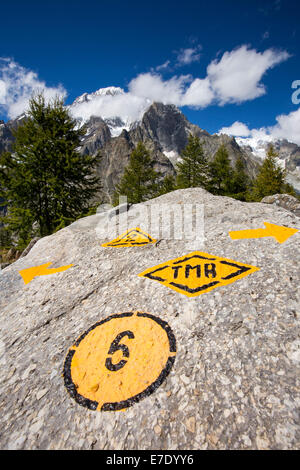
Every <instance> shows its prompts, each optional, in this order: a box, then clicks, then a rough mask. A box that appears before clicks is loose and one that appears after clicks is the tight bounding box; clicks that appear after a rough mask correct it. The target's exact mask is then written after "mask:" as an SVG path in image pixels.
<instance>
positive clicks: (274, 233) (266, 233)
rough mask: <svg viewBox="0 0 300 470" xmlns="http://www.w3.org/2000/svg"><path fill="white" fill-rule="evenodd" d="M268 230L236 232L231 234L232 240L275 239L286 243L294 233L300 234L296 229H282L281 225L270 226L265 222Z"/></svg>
mask: <svg viewBox="0 0 300 470" xmlns="http://www.w3.org/2000/svg"><path fill="white" fill-rule="evenodd" d="M264 225H265V227H266V228H257V229H248V230H236V231H234V232H229V235H230V237H231V238H232V240H239V239H240V238H263V237H274V238H276V240H277V241H278V242H279V243H284V242H285V241H286V240H287V239H288V238H290V237H291V236H292V235H294V233H296V232H298V229H296V228H290V227H282V226H281V225H275V224H270V223H269V222H264Z"/></svg>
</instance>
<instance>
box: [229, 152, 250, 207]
mask: <svg viewBox="0 0 300 470" xmlns="http://www.w3.org/2000/svg"><path fill="white" fill-rule="evenodd" d="M231 186H232V192H233V194H232V195H233V197H235V198H236V199H240V200H242V201H245V200H246V199H247V191H248V190H249V186H250V178H249V177H248V175H247V174H246V172H245V165H244V162H243V160H242V159H241V157H238V159H237V161H236V163H235V168H234V172H233V176H232V184H231Z"/></svg>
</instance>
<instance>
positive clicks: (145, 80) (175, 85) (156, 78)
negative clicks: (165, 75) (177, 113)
mask: <svg viewBox="0 0 300 470" xmlns="http://www.w3.org/2000/svg"><path fill="white" fill-rule="evenodd" d="M191 81H192V77H191V76H190V75H181V76H180V77H177V76H174V77H172V78H170V79H169V80H165V81H164V80H163V79H162V77H161V76H160V75H158V74H153V73H144V74H141V75H138V77H136V78H134V79H133V80H131V82H130V83H129V91H130V93H131V94H132V95H134V96H139V97H143V98H149V99H150V100H152V101H160V102H162V103H172V104H175V105H177V106H180V105H181V100H182V96H183V95H184V88H185V85H186V84H187V83H189V82H191Z"/></svg>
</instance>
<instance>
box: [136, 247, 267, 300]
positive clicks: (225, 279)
mask: <svg viewBox="0 0 300 470" xmlns="http://www.w3.org/2000/svg"><path fill="white" fill-rule="evenodd" d="M258 270H259V268H257V267H255V266H251V265H250V264H244V263H239V262H236V261H233V260H231V259H227V258H220V257H218V256H213V255H210V254H208V253H202V252H200V251H194V252H192V253H189V254H187V255H185V256H181V257H180V258H175V259H171V260H169V261H166V262H165V263H162V264H159V265H157V266H154V267H152V268H149V269H146V271H144V272H142V273H141V274H139V276H140V277H147V278H148V279H152V280H154V281H158V282H160V283H161V284H163V285H165V286H167V287H170V289H174V290H175V291H176V292H179V293H180V294H184V295H187V296H188V297H196V296H197V295H200V294H204V293H205V292H210V291H211V290H212V289H215V288H216V287H221V286H226V285H227V284H230V283H231V282H234V281H237V280H238V279H241V278H242V277H245V276H248V274H251V273H253V272H255V271H258Z"/></svg>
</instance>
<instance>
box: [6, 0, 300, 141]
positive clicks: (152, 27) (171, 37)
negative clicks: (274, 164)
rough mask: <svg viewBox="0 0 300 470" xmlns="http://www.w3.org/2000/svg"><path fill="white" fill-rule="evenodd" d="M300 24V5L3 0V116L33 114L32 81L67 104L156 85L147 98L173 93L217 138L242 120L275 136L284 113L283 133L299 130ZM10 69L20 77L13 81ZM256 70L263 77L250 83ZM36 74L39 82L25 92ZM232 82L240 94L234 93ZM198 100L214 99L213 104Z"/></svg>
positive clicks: (248, 0) (277, 0) (288, 0)
mask: <svg viewBox="0 0 300 470" xmlns="http://www.w3.org/2000/svg"><path fill="white" fill-rule="evenodd" d="M299 19H300V4H299V2H297V1H295V0H264V1H262V0H257V1H255V0H243V1H238V0H226V1H225V0H224V1H217V0H213V1H211V2H207V1H201V0H197V1H192V0H185V1H184V2H180V3H178V2H173V1H168V0H161V1H156V0H153V1H151V2H147V3H146V2H140V1H139V2H137V1H130V0H129V1H126V2H124V1H120V0H114V2H107V1H100V0H98V1H96V0H94V1H93V0H85V1H83V0H70V1H64V0H63V1H57V0H52V1H49V0H44V1H43V2H40V1H38V0H36V1H33V0H28V1H27V2H24V1H20V0H15V1H14V2H13V3H11V2H3V3H2V5H1V29H0V57H2V58H5V60H4V61H3V60H2V61H1V60H0V119H4V120H7V119H8V118H9V117H14V114H17V112H18V111H19V110H21V108H22V106H23V107H26V98H27V95H28V93H29V91H30V90H31V89H30V86H31V85H32V86H33V88H34V84H35V83H43V84H44V85H43V86H45V87H46V88H50V89H51V87H52V88H53V89H54V90H56V89H57V87H59V85H61V87H60V90H62V89H64V90H65V92H66V94H67V97H66V102H67V103H71V102H72V101H73V100H74V99H75V98H76V97H77V96H78V95H81V94H82V93H84V92H93V91H95V90H97V89H99V88H102V87H107V86H112V85H113V86H119V87H122V88H124V89H125V91H128V89H130V90H131V92H133V93H138V94H139V95H141V94H142V95H143V96H144V94H145V93H146V91H145V89H146V90H147V88H148V90H150V89H151V90H152V91H153V90H155V86H156V85H157V87H158V88H159V87H161V88H160V91H157V94H155V92H154V91H153V92H152V94H151V93H150V92H149V93H150V99H152V97H153V96H154V99H156V100H158V99H157V97H158V98H159V97H160V96H161V94H162V93H164V92H162V90H165V92H166V96H169V97H168V99H167V100H168V101H172V99H173V98H172V97H173V94H172V93H173V92H172V87H173V89H174V87H175V88H176V90H175V91H174V90H173V91H174V93H175V95H174V96H175V98H174V102H175V104H177V105H179V106H181V109H182V111H183V112H184V114H185V115H186V116H187V117H188V118H189V120H190V121H192V122H193V123H195V124H198V125H199V126H200V127H202V128H204V129H206V130H208V131H209V132H211V133H213V132H217V131H219V130H220V129H221V128H223V127H230V126H231V125H232V124H233V123H234V122H236V121H238V122H240V123H243V124H244V125H245V126H246V127H247V128H248V129H260V128H261V127H264V128H268V126H269V127H270V126H271V128H272V129H273V127H274V126H275V125H277V127H278V123H277V121H276V117H278V116H279V115H284V116H292V119H290V120H289V119H288V118H287V120H286V121H284V122H283V124H281V127H285V128H286V127H287V126H290V125H291V126H293V127H295V126H296V127H297V123H298V122H299V123H300V119H299V118H300V116H298V114H295V113H297V111H298V109H299V106H298V105H297V104H294V103H293V102H292V100H291V96H292V93H293V91H294V90H292V88H291V86H292V83H293V82H294V81H295V80H300V70H299V68H300V67H299V63H300V62H299V59H300V21H299ZM268 51H269V52H268ZM222 59H223V60H222ZM233 61H235V62H237V63H238V64H239V65H238V66H239V67H240V69H241V74H240V78H238V86H236V85H235V82H234V80H235V79H237V77H236V75H235V76H234V75H233V76H232V79H231V76H230V73H231V74H232V73H233V74H234V73H235V69H234V70H233V71H232V70H230V67H231V64H232V62H233ZM11 63H13V64H15V71H17V73H15V75H10V76H8V72H7V70H8V64H11ZM256 63H257V64H258V68H259V69H260V72H259V71H258V72H257V74H258V75H257V77H259V78H257V77H256V79H255V78H253V81H252V82H251V81H250V83H248V82H247V80H248V78H249V76H251V73H252V72H253V70H254V69H255V67H256ZM214 64H215V65H214ZM248 64H249V70H247V67H248ZM208 66H210V69H209V70H210V72H209V73H208V69H207V67H208ZM16 67H17V69H16ZM233 68H234V66H233ZM223 69H224V70H223ZM3 70H4V71H5V70H6V74H5V73H4V72H3ZM30 72H33V73H34V74H35V75H34V79H32V80H31V84H30V83H29V85H28V82H30V76H29V75H28V74H29V73H30ZM1 73H2V75H1ZM3 74H4V75H5V76H3ZM26 74H27V75H26ZM228 74H229V76H228ZM243 74H244V75H243ZM260 75H261V76H260ZM25 76H27V79H26V80H27V85H28V86H27V88H26V86H25V85H24V83H23V82H22V80H24V77H25ZM184 76H187V78H186V79H184V78H183V77H184ZM151 77H152V79H153V78H155V77H156V79H157V80H158V81H157V80H156V82H155V80H154V81H151V80H152V79H151ZM227 77H228V78H227ZM1 78H2V85H1ZM31 78H32V75H31ZM207 78H208V79H209V80H208V81H209V83H208V82H206V81H203V82H202V81H201V82H197V83H194V85H193V88H192V89H191V90H190V92H189V98H188V97H187V95H184V96H183V90H187V88H188V87H190V85H191V84H193V82H194V81H195V80H197V79H200V80H205V79H207ZM176 80H177V81H176ZM226 80H227V83H226ZM228 80H229V82H230V83H232V86H233V88H235V89H237V88H241V90H239V92H237V94H236V96H235V94H234V91H231V90H229V88H230V83H229V84H228ZM7 81H9V84H8V82H7ZM244 82H245V85H244ZM254 82H255V83H254ZM1 86H2V88H1ZM24 86H25V88H26V92H24ZM196 86H197V87H198V88H199V87H200V86H201V87H202V88H201V90H202V91H201V92H200V91H199V92H197V93H198V95H197V96H198V98H197V99H196V100H195V101H196V104H197V106H196V107H195V106H193V103H194V101H193V99H194V95H193V94H191V93H192V91H193V90H194V92H195V91H196ZM205 86H207V87H208V88H207V90H206V88H205ZM18 87H19V88H21V90H20V89H19V88H18ZM128 87H129V88H128ZM162 87H163V88H162ZM203 87H204V88H203ZM211 87H213V91H211V90H212V88H211ZM224 87H225V88H224ZM228 87H229V88H228ZM247 87H248V88H249V89H248V91H247ZM170 89H171V92H170V95H168V93H169V91H170ZM1 90H2V98H1ZM4 90H6V92H5V93H4ZM26 93H27V94H26ZM176 93H177V95H176ZM199 93H200V95H201V93H202V95H203V93H204V95H205V96H206V97H207V94H208V95H209V93H213V95H212V96H211V98H210V99H209V97H207V99H206V98H205V97H203V96H202V95H201V97H199ZM152 95H153V96H152ZM179 95H180V97H179ZM185 103H187V104H185ZM299 114H300V113H299ZM277 131H278V129H277ZM272 132H273V131H272ZM280 132H281V133H282V134H283V131H282V129H281V130H280ZM285 132H287V134H288V131H287V130H286V131H285ZM294 134H295V131H293V133H292V137H291V138H292V139H294V140H295V138H294V137H293V136H294ZM283 136H284V135H283ZM296 139H297V137H296Z"/></svg>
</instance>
